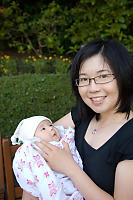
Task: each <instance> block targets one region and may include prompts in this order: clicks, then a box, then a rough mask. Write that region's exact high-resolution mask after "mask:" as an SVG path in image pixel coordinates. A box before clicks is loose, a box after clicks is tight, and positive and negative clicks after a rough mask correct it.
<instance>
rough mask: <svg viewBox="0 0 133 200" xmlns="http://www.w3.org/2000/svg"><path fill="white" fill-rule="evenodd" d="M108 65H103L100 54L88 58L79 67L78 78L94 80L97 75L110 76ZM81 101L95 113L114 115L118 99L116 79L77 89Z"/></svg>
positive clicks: (91, 82) (92, 81)
mask: <svg viewBox="0 0 133 200" xmlns="http://www.w3.org/2000/svg"><path fill="white" fill-rule="evenodd" d="M112 73H113V72H112V71H111V69H110V67H109V65H108V64H107V63H105V61H104V60H103V57H102V56H101V55H100V54H97V55H95V56H92V57H91V58H88V59H87V60H86V61H85V62H84V63H83V64H82V66H81V69H80V71H79V78H94V77H96V76H99V75H105V74H112ZM78 91H79V94H80V96H81V98H82V100H83V101H84V102H85V104H86V105H88V106H89V107H90V108H91V109H92V110H93V111H95V112H96V113H100V114H102V113H108V114H109V113H112V112H113V113H114V111H115V110H116V108H115V105H116V102H117V99H118V95H119V92H118V86H117V81H116V79H113V80H112V81H111V82H108V83H104V84H96V83H95V82H94V80H91V81H90V84H89V85H87V86H83V87H78Z"/></svg>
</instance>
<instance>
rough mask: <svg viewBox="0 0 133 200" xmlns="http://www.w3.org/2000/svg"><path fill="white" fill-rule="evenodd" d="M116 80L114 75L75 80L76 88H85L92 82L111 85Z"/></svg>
mask: <svg viewBox="0 0 133 200" xmlns="http://www.w3.org/2000/svg"><path fill="white" fill-rule="evenodd" d="M114 79H115V76H114V74H101V75H100V76H96V77H94V78H86V77H81V78H78V79H76V80H75V82H76V86H78V87H83V86H87V85H90V82H91V80H94V82H95V83H96V84H104V83H109V82H111V81H113V80H114Z"/></svg>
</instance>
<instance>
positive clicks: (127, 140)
mask: <svg viewBox="0 0 133 200" xmlns="http://www.w3.org/2000/svg"><path fill="white" fill-rule="evenodd" d="M71 82H72V88H73V91H74V93H75V95H76V98H77V105H76V106H75V107H73V108H72V110H71V112H70V113H69V114H67V115H66V116H64V117H63V118H62V119H60V120H58V121H57V122H56V123H55V124H56V125H60V124H63V125H64V126H65V127H68V126H71V127H72V128H75V142H76V146H77V149H78V151H79V153H80V155H81V158H82V160H83V166H84V171H83V170H81V169H80V168H79V166H78V165H77V164H76V163H75V162H74V160H73V159H72V157H71V154H70V152H69V148H68V145H67V144H66V143H64V150H60V149H58V148H57V147H54V146H52V145H51V144H47V143H38V144H37V145H38V146H39V147H40V148H41V149H42V150H43V151H45V152H46V154H44V153H41V154H42V156H43V157H44V159H45V160H46V161H47V162H48V164H49V165H50V167H52V169H53V170H55V171H57V172H61V173H64V174H66V175H67V176H69V177H70V178H71V179H72V181H73V183H74V184H75V185H76V187H77V188H78V189H79V191H80V192H81V194H82V195H83V196H84V198H85V199H86V200H113V199H115V200H132V199H133V189H132V187H133V112H132V111H131V103H132V100H133V60H132V57H131V56H130V54H129V53H128V51H127V50H126V48H125V47H124V46H123V45H122V44H120V43H119V42H118V41H114V40H110V41H104V40H95V41H91V42H89V43H88V44H87V45H85V46H84V47H82V48H81V49H80V50H79V52H78V53H77V55H76V56H75V58H74V61H73V64H72V66H71ZM26 196H27V197H26ZM28 198H29V199H30V198H31V197H28V194H27V193H26V192H24V195H23V199H28ZM32 199H33V197H32Z"/></svg>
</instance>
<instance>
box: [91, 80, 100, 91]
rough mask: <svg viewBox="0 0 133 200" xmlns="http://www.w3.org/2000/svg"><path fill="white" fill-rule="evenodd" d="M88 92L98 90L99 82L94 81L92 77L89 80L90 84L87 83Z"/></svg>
mask: <svg viewBox="0 0 133 200" xmlns="http://www.w3.org/2000/svg"><path fill="white" fill-rule="evenodd" d="M88 90H89V92H97V91H99V90H100V87H99V84H96V83H95V80H94V79H91V80H90V84H89V85H88Z"/></svg>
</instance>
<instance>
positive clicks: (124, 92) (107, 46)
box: [71, 40, 133, 118]
mask: <svg viewBox="0 0 133 200" xmlns="http://www.w3.org/2000/svg"><path fill="white" fill-rule="evenodd" d="M96 54H101V55H102V57H103V59H104V61H105V62H106V63H107V64H108V65H109V67H110V68H111V70H112V72H113V73H114V75H115V77H116V80H117V84H118V90H119V96H118V100H117V104H116V106H118V109H117V112H122V113H126V116H127V118H128V117H129V113H130V110H131V103H132V101H133V58H132V56H131V55H130V54H129V52H128V50H127V49H126V48H125V47H124V46H123V45H122V44H121V43H120V42H118V41H116V40H108V41H107V40H93V41H91V42H88V43H87V44H86V45H85V46H83V47H81V49H80V50H79V51H78V53H77V54H76V56H75V58H74V60H73V63H72V65H71V83H72V89H73V92H74V94H75V96H76V99H77V107H78V111H79V115H80V116H82V117H84V118H86V117H87V116H88V114H89V115H90V114H92V115H94V114H95V112H94V111H93V110H91V109H90V108H89V107H88V106H87V105H86V104H85V103H84V102H83V100H82V98H81V96H80V94H79V92H78V87H77V86H76V84H75V79H77V78H79V70H80V68H81V65H82V63H83V62H84V61H85V60H87V59H88V58H90V57H92V56H94V55H96Z"/></svg>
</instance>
